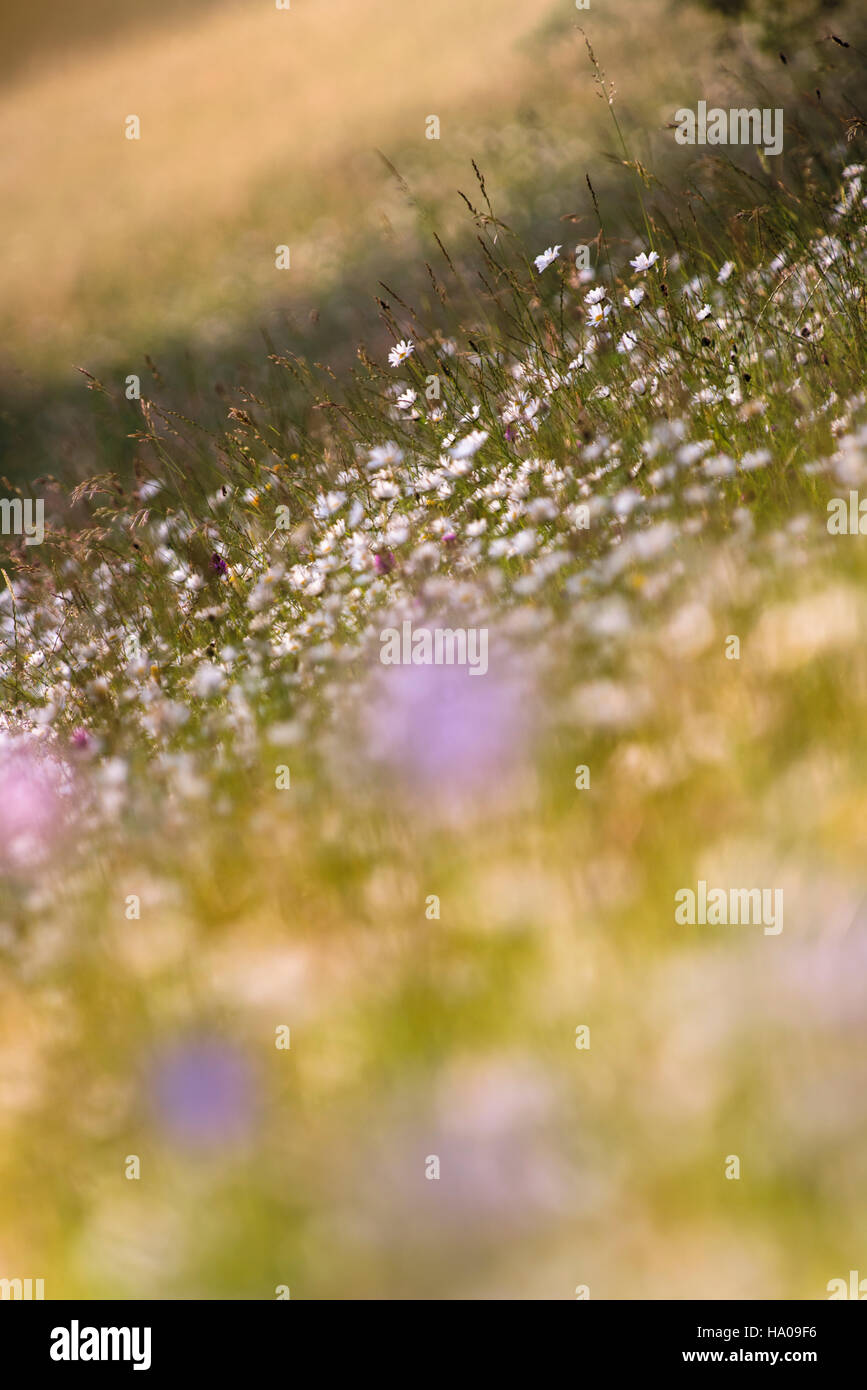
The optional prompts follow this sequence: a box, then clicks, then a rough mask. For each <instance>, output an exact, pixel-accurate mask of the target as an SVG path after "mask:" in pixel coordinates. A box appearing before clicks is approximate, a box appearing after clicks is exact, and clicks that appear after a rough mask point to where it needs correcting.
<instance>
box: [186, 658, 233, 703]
mask: <svg viewBox="0 0 867 1390" xmlns="http://www.w3.org/2000/svg"><path fill="white" fill-rule="evenodd" d="M225 681H226V677H225V675H224V674H223V672H222V671H221V670H220V668H219V666H215V665H214V664H213V662H210V661H203V662H202V663H201V665H200V666H197V667H196V671H195V674H194V675H193V678H192V680H191V681H190V690H191V691H192V692H193V694H194V695H199V696H201V698H202V699H203V700H206V699H208V698H209V696H211V695H216V693H217V691H218V690H221V689H222V687H223V685H224V684H225Z"/></svg>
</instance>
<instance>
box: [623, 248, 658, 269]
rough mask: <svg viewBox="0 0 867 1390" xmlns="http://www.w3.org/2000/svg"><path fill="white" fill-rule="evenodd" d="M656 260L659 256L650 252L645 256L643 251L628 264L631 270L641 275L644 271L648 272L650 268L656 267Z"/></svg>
mask: <svg viewBox="0 0 867 1390" xmlns="http://www.w3.org/2000/svg"><path fill="white" fill-rule="evenodd" d="M658 260H659V256H658V255H657V253H656V252H655V251H651V253H650V255H649V256H647V255H645V253H644V252H643V251H639V253H638V255H637V256H636V257H635V258H634V260H631V261H630V262H629V264H630V265H631V266H632V269H633V270H637V271H639V272H640V273H643V272H644V271H645V270H650V267H651V266H653V265H656V262H657V261H658Z"/></svg>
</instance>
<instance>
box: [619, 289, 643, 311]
mask: <svg viewBox="0 0 867 1390" xmlns="http://www.w3.org/2000/svg"><path fill="white" fill-rule="evenodd" d="M643 298H644V290H643V289H642V288H641V286H640V285H636V287H635V289H634V290H627V291H626V298H625V299H624V301H623V303H624V306H625V308H627V309H637V308H638V306H639V304H640V303H641V301H642V299H643Z"/></svg>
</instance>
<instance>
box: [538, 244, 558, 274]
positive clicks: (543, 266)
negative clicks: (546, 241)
mask: <svg viewBox="0 0 867 1390" xmlns="http://www.w3.org/2000/svg"><path fill="white" fill-rule="evenodd" d="M562 250H563V247H562V246H549V247H548V249H547V251H543V252H542V254H541V256H537V257H536V260H535V266H536V270H537V271H538V272H539V274H540V275H541V274H542V271H543V270H547V269H548V266H549V265H551V263H552V261H556V259H557V257H558V256H559V254H560V252H561V251H562Z"/></svg>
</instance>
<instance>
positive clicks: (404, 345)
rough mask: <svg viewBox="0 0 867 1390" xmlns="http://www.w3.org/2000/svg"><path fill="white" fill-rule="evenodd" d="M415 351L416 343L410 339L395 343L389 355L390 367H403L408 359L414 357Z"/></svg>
mask: <svg viewBox="0 0 867 1390" xmlns="http://www.w3.org/2000/svg"><path fill="white" fill-rule="evenodd" d="M414 351H415V343H413V342H411V341H410V340H409V338H402V339H401V341H400V342H399V343H395V345H394V347H393V348H392V349H391V352H390V353H389V354H388V365H389V366H390V367H399V366H401V365H402V363H404V362H405V361H406V359H407V358H408V357H412V354H413V352H414Z"/></svg>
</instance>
